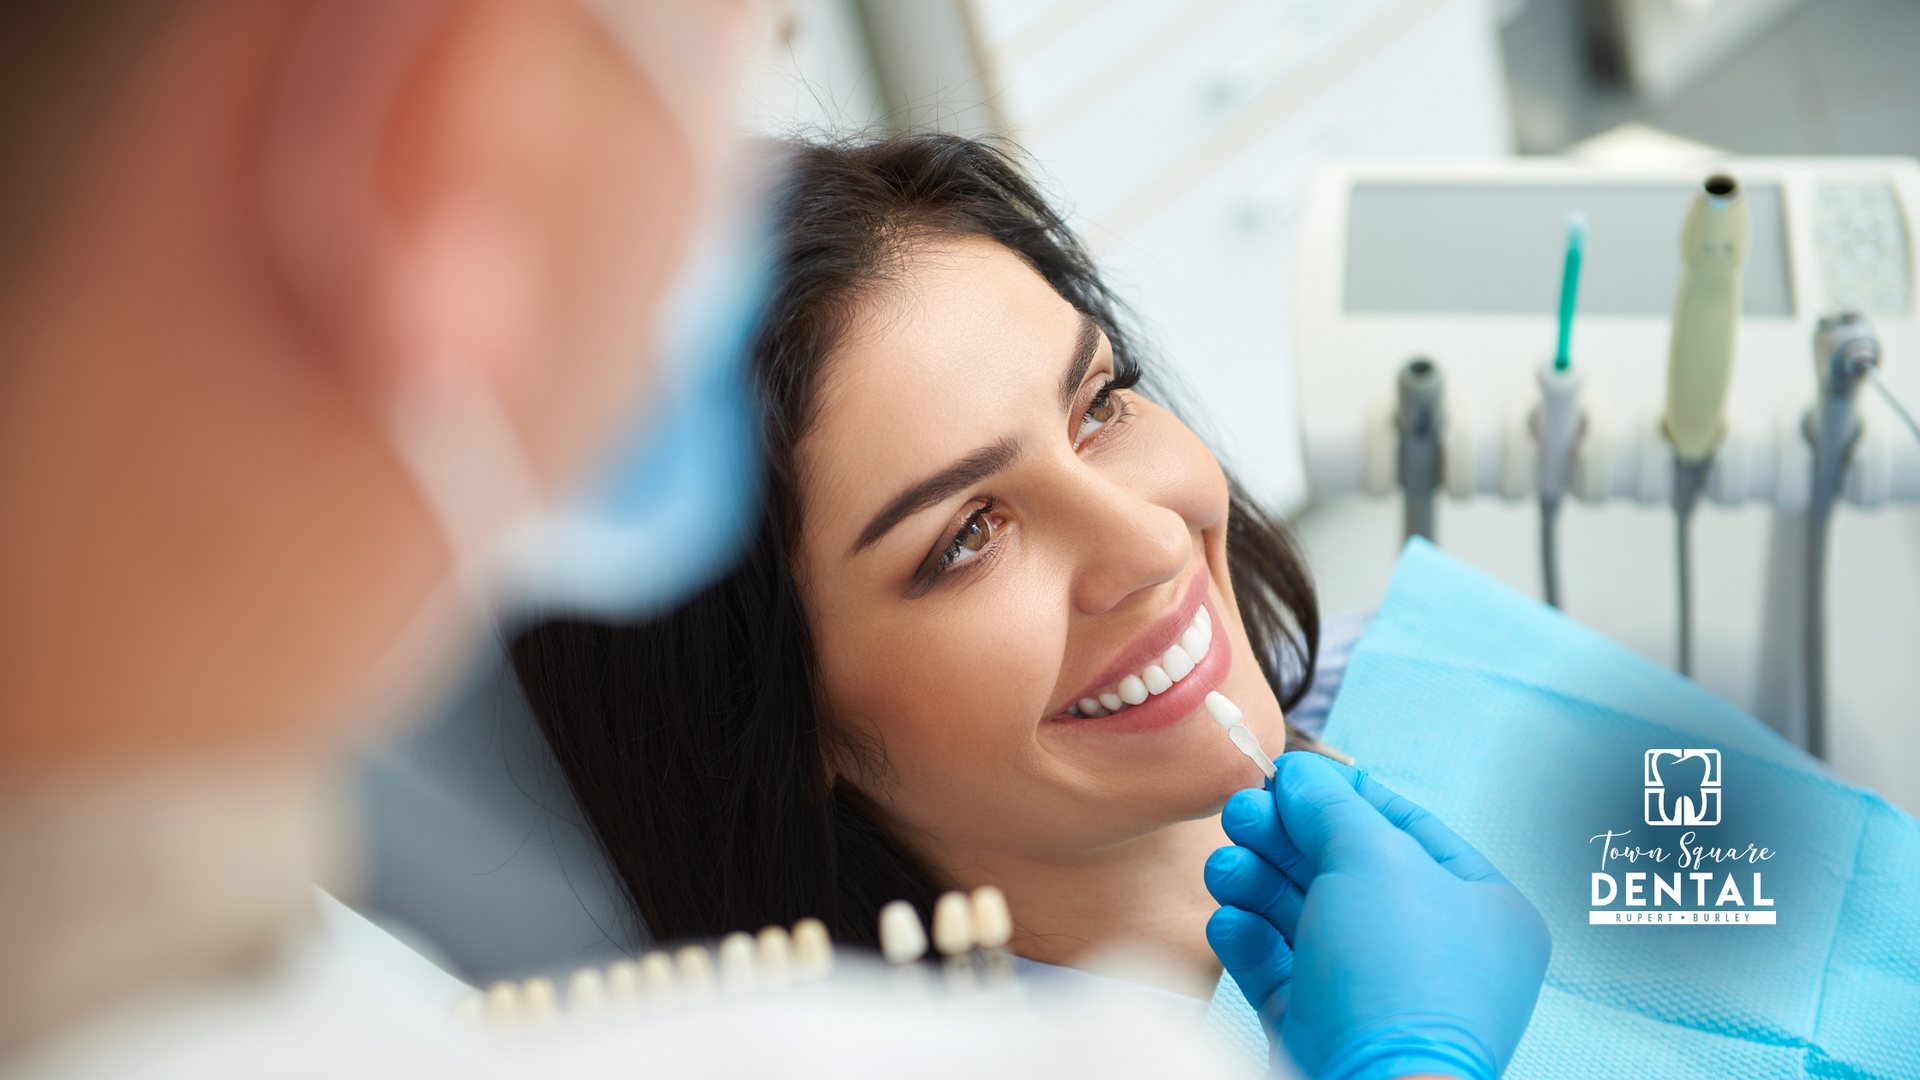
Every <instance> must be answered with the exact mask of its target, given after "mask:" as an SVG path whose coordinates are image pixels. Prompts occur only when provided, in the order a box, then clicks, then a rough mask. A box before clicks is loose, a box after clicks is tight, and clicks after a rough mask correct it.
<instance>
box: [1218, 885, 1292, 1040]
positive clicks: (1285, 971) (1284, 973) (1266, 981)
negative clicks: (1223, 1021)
mask: <svg viewBox="0 0 1920 1080" xmlns="http://www.w3.org/2000/svg"><path fill="white" fill-rule="evenodd" d="M1207 944H1209V945H1211V946H1213V953H1214V955H1215V956H1218V957H1219V958H1220V963H1221V964H1222V965H1223V966H1224V967H1225V968H1226V969H1227V973H1228V974H1229V975H1232V976H1233V981H1234V982H1235V983H1237V984H1239V987H1240V993H1241V994H1243V995H1245V996H1246V999H1247V1003H1248V1004H1250V1005H1252V1006H1253V1007H1254V1008H1255V1009H1257V1010H1259V1011H1260V1012H1261V1013H1262V1014H1263V1015H1267V1016H1269V1017H1272V1016H1275V1015H1277V1013H1278V1012H1279V1011H1280V1010H1283V1009H1285V1008H1286V1004H1287V990H1288V988H1289V985H1290V984H1291V983H1292V981H1293V950H1292V949H1290V948H1288V947H1287V943H1286V942H1285V941H1283V940H1281V938H1280V931H1278V930H1275V929H1274V928H1273V924H1272V923H1270V922H1268V921H1267V920H1265V919H1263V918H1261V917H1260V916H1258V915H1255V914H1253V913H1252V912H1249V911H1241V910H1240V909H1239V908H1232V907H1223V908H1221V909H1220V910H1219V911H1216V912H1214V913H1213V918H1211V919H1208V920H1207Z"/></svg>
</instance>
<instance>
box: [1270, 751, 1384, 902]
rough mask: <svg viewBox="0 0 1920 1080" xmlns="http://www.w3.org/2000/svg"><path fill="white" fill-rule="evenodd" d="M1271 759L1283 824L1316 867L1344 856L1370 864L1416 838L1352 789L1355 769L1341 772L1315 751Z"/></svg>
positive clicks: (1330, 865) (1328, 866)
mask: <svg viewBox="0 0 1920 1080" xmlns="http://www.w3.org/2000/svg"><path fill="white" fill-rule="evenodd" d="M1275 765H1276V767H1277V768H1278V769H1279V774H1278V775H1277V776H1275V777H1274V785H1273V792H1274V795H1273V797H1274V802H1275V804H1276V805H1277V806H1278V807H1279V812H1280V819H1281V824H1282V827H1283V828H1284V829H1285V831H1286V835H1287V836H1288V837H1289V838H1290V839H1291V840H1292V841H1293V844H1294V846H1295V847H1296V848H1298V849H1299V851H1300V854H1301V856H1302V857H1303V859H1304V860H1305V862H1306V863H1307V864H1308V865H1310V866H1312V867H1314V868H1315V869H1317V870H1319V871H1322V872H1325V871H1331V870H1336V869H1338V868H1339V867H1340V865H1341V863H1342V861H1343V860H1345V861H1352V862H1355V863H1364V864H1372V863H1373V862H1374V861H1375V860H1376V859H1377V858H1378V857H1379V856H1380V854H1381V853H1382V852H1383V851H1390V850H1392V849H1394V848H1396V847H1399V846H1401V845H1406V844H1412V843H1415V842H1416V841H1414V840H1413V839H1412V838H1410V837H1409V836H1407V834H1406V833H1403V832H1401V831H1400V830H1399V829H1397V828H1395V827H1394V826H1393V824H1392V823H1391V822H1389V821H1388V820H1387V819H1386V818H1385V817H1384V816H1382V815H1381V813H1380V811H1379V810H1378V809H1377V808H1375V807H1374V805H1373V803H1372V802H1370V801H1369V800H1367V799H1366V798H1363V797H1362V796H1361V795H1360V793H1359V792H1358V791H1355V790H1354V780H1353V777H1355V776H1357V775H1358V774H1357V773H1356V772H1355V771H1354V770H1350V769H1349V770H1345V771H1344V772H1343V771H1342V770H1341V768H1340V766H1338V765H1336V764H1335V763H1334V762H1332V761H1329V760H1327V759H1326V758H1324V757H1321V756H1320V755H1319V754H1282V755H1280V760H1279V761H1278V762H1276V763H1275ZM1288 876H1290V877H1291V876H1292V875H1291V874H1289V875H1288ZM1295 880H1296V881H1298V880H1299V879H1298V878H1295ZM1309 880H1311V879H1309Z"/></svg>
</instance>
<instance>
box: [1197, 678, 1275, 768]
mask: <svg viewBox="0 0 1920 1080" xmlns="http://www.w3.org/2000/svg"><path fill="white" fill-rule="evenodd" d="M1207 715H1208V716H1211V717H1213V722H1214V723H1216V724H1219V725H1220V728H1221V730H1222V731H1225V732H1226V733H1227V738H1229V739H1232V740H1233V745H1234V746H1236V747H1238V748H1239V750H1240V752H1241V753H1243V754H1245V755H1247V757H1248V758H1249V759H1251V760H1252V761H1253V763H1254V764H1255V765H1258V766H1259V767H1260V775H1262V776H1264V777H1266V778H1267V779H1269V780H1271V779H1273V777H1274V774H1275V773H1276V772H1277V771H1278V770H1276V769H1275V768H1274V767H1273V759H1272V758H1270V757H1268V756H1267V752H1266V751H1265V750H1262V749H1260V740H1259V739H1256V738H1254V737H1253V732H1251V731H1248V730H1247V725H1245V724H1243V723H1241V722H1240V717H1241V715H1242V714H1241V712H1240V706H1238V705H1235V704H1234V703H1233V702H1231V701H1228V700H1227V697H1226V695H1225V694H1222V693H1221V692H1220V691H1218V690H1213V691H1209V692H1208V693H1207Z"/></svg>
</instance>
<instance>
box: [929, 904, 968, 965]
mask: <svg viewBox="0 0 1920 1080" xmlns="http://www.w3.org/2000/svg"><path fill="white" fill-rule="evenodd" d="M933 947H934V948H936V949H938V950H939V951H940V955H942V956H958V955H960V954H962V953H964V952H966V951H967V950H969V949H971V948H973V902H972V901H970V900H968V899H967V894H966V893H963V892H948V893H941V894H940V899H938V900H936V901H934V904H933Z"/></svg>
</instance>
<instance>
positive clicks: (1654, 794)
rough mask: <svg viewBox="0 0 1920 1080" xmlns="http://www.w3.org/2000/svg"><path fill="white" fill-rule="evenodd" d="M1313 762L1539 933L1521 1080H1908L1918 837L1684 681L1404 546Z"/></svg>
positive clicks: (1517, 1069)
mask: <svg viewBox="0 0 1920 1080" xmlns="http://www.w3.org/2000/svg"><path fill="white" fill-rule="evenodd" d="M1325 738H1326V741H1327V742H1328V743H1329V744H1331V745H1333V746H1337V747H1339V748H1341V749H1342V750H1345V751H1346V752H1348V753H1350V754H1352V755H1353V756H1354V758H1355V759H1356V760H1357V761H1358V763H1359V764H1360V765H1361V767H1363V768H1365V769H1367V770H1368V771H1369V772H1372V773H1373V774H1374V775H1376V776H1378V777H1379V778H1380V779H1381V780H1382V781H1383V782H1384V783H1386V784H1387V785H1388V786H1390V787H1392V788H1394V789H1395V790H1397V791H1399V792H1401V793H1402V794H1404V795H1406V796H1407V797H1408V798H1411V799H1413V800H1415V801H1416V802H1419V803H1421V804H1422V805H1424V806H1426V807H1427V808H1428V809H1430V810H1432V811H1433V812H1434V813H1436V814H1438V815H1439V816H1440V817H1441V818H1442V819H1444V820H1445V821H1446V822H1447V823H1448V824H1449V825H1451V826H1452V827H1453V828H1454V829H1455V830H1456V831H1458V832H1459V833H1460V835H1461V836H1463V837H1465V838H1466V839H1467V840H1468V841H1469V842H1471V843H1472V844H1474V845H1475V846H1476V847H1478V848H1479V849H1480V850H1481V851H1482V852H1484V853H1485V854H1486V856H1487V857H1488V858H1489V859H1491V860H1492V861H1493V863H1494V865H1496V866H1498V867H1499V868H1500V870H1501V871H1502V872H1503V873H1505V874H1506V875H1507V876H1508V877H1509V878H1510V879H1511V880H1512V881H1513V883H1514V884H1515V885H1516V886H1518V887H1519V889H1520V890H1521V891H1522V892H1523V893H1525V894H1526V895H1527V897H1528V899H1530V900H1532V901H1533V903H1534V905H1535V906H1536V907H1538V908H1539V909H1540V912H1541V914H1542V915H1544V916H1545V917H1546V920H1547V924H1548V926H1549V928H1550V929H1551V930H1552V933H1553V946H1554V951H1553V962H1552V964H1551V966H1550V967H1549V969H1548V971H1547V977H1546V985H1545V987H1544V988H1543V989H1542V991H1541V995H1540V1002H1539V1005H1538V1007H1537V1008H1536V1010H1535V1012H1534V1016H1533V1023H1532V1026H1531V1027H1530V1028H1529V1029H1528V1032H1527V1035H1526V1038H1525V1039H1524V1040H1523V1041H1522V1042H1521V1044H1520V1047H1519V1050H1518V1051H1517V1052H1516V1053H1515V1055H1514V1058H1513V1062H1512V1064H1511V1065H1510V1066H1509V1068H1508V1070H1507V1075H1508V1076H1510V1077H1536V1076H1537V1077H1556V1078H1558V1077H1571V1076H1594V1077H1616V1076H1633V1077H1668V1076H1671V1077H1699V1076H1712V1075H1722V1076H1741V1077H1890V1078H1891V1077H1905V1078H1912V1077H1920V823H1916V822H1915V821H1914V819H1913V818H1912V817H1910V816H1908V815H1907V814H1906V813H1904V812H1902V811H1901V810H1899V809H1897V808H1895V807H1892V806H1890V805H1888V804H1887V803H1886V802H1885V801H1884V800H1882V799H1881V798H1879V797H1878V796H1876V795H1874V794H1873V793H1872V792H1869V791H1866V790H1863V789H1860V788H1855V787H1851V786H1849V785H1846V784H1843V783H1840V782H1839V781H1836V780H1834V779H1832V778H1831V777H1830V776H1828V775H1827V774H1826V772H1825V771H1824V769H1823V768H1822V767H1821V766H1820V765H1819V764H1818V763H1817V762H1815V761H1814V760H1813V759H1811V758H1809V757H1807V756H1806V755H1804V754H1802V753H1801V752H1800V751H1798V750H1797V749H1795V748H1794V747H1792V746H1791V745H1789V744H1788V743H1787V742H1786V741H1785V740H1783V739H1781V738H1780V737H1779V736H1778V735H1776V734H1775V733H1774V732H1773V731H1772V730H1770V729H1769V728H1767V727H1766V726H1765V725H1763V724H1761V723H1760V722H1759V721H1757V720H1755V719H1753V718H1752V717H1749V716H1747V715H1745V714H1743V713H1741V712H1740V711H1739V710H1738V709H1735V708H1734V707H1733V706H1732V705H1729V704H1727V703H1726V702H1725V701H1722V700H1720V699H1719V698H1717V697H1715V696H1714V695H1712V694H1710V693H1708V692H1707V691H1706V690H1703V689H1701V688H1700V687H1699V686H1697V685H1696V684H1694V683H1692V682H1690V681H1689V680H1687V679H1685V678H1682V677H1681V676H1679V675H1676V674H1674V673H1673V672H1670V671H1667V670H1666V669H1664V668H1661V667H1659V666H1657V665H1655V664H1653V663H1651V662H1649V661H1647V660H1646V659H1644V658H1642V657H1640V656H1638V655H1636V654H1634V653H1632V652H1629V651H1628V650H1627V649H1625V648H1623V647H1621V646H1619V645H1617V644H1614V643H1613V642H1611V641H1609V640H1607V639H1605V638H1603V637H1601V636H1600V635H1598V634H1595V633H1593V632H1592V631H1590V630H1587V629H1585V628H1583V627H1581V626H1580V625H1578V624H1577V623H1575V622H1573V621H1572V620H1570V619H1567V618H1566V617H1564V616H1562V615H1561V614H1559V613H1558V612H1556V611H1554V610H1552V609H1551V608H1548V607H1547V606H1545V605H1544V604H1541V603H1539V602H1538V601H1535V600H1533V599H1531V598H1529V597H1525V596H1522V595H1520V594H1518V593H1516V592H1514V591H1513V590H1511V589H1509V588H1507V587H1506V586H1505V585H1502V584H1500V583H1499V582H1497V581H1495V580H1493V579H1492V578H1489V577H1487V576H1486V575H1484V574H1481V573H1480V572H1478V571H1476V570H1473V569H1471V568H1469V567H1467V566H1465V565H1463V564H1461V563H1459V562H1457V561H1455V560H1453V559H1451V558H1449V557H1447V556H1445V555H1443V554H1441V553H1440V552H1439V551H1438V550H1437V549H1435V548H1434V547H1432V546H1431V545H1429V544H1427V543H1425V542H1423V541H1417V540H1416V541H1414V542H1413V543H1411V544H1409V545H1408V547H1407V550H1406V552H1405V554H1404V555H1403V557H1402V559H1401V562H1400V566H1399V569H1398V570H1397V571H1396V573H1395V575H1394V579H1393V584H1392V586H1391V588H1390V589H1389V590H1388V593H1387V597H1386V600H1385V602H1384V603H1383V604H1382V606H1381V608H1380V612H1379V615H1378V616H1377V617H1376V618H1375V619H1374V621H1373V623H1372V625H1371V626H1370V627H1369V628H1368V629H1367V631H1366V634H1365V636H1364V637H1363V638H1362V639H1361V641H1360V644H1359V646H1358V647H1357V648H1356V649H1355V651H1354V654H1353V657H1352V660H1351V661H1350V664H1349V667H1348V669H1347V674H1346V678H1345V680H1344V684H1343V686H1342V688H1341V690H1340V694H1339V697H1338V698H1337V699H1336V700H1335V702H1334V706H1333V710H1332V713H1331V715H1330V716H1329V718H1328V722H1327V728H1326V735H1325ZM1701 875H1705V876H1704V877H1702V876H1701ZM1603 878H1604V880H1603Z"/></svg>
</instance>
